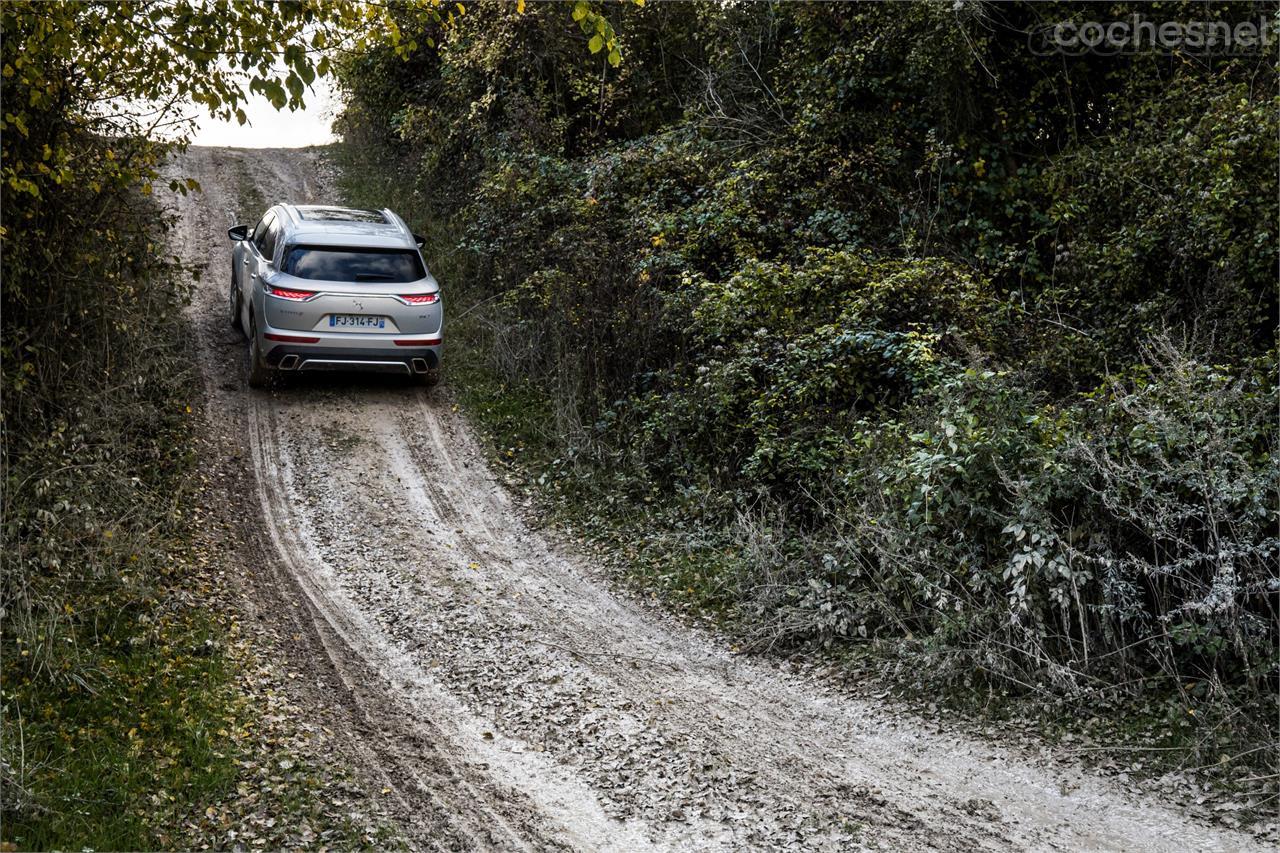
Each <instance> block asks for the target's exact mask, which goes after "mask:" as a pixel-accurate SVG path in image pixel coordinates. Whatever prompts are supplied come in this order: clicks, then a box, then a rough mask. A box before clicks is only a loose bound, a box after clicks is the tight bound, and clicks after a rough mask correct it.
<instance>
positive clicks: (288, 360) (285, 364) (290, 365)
mask: <svg viewBox="0 0 1280 853" xmlns="http://www.w3.org/2000/svg"><path fill="white" fill-rule="evenodd" d="M297 366H298V357H297V356H296V355H286V356H285V357H284V358H282V359H280V369H281V370H293V369H294V368H295V367H297Z"/></svg>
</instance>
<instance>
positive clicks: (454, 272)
mask: <svg viewBox="0 0 1280 853" xmlns="http://www.w3.org/2000/svg"><path fill="white" fill-rule="evenodd" d="M1202 9H1203V7H1200V6H1196V5H1193V4H1177V3H1175V4H1172V5H1168V6H1165V7H1162V10H1163V14H1164V15H1165V17H1166V18H1167V19H1170V20H1173V19H1179V18H1180V17H1186V18H1196V17H1199V16H1200V12H1201V11H1202ZM1143 11H1144V10H1143V9H1141V8H1138V7H1131V6H1129V5H1126V4H1114V5H1112V6H1108V7H1107V15H1108V16H1112V17H1115V18H1117V19H1126V18H1127V17H1128V16H1130V15H1131V14H1133V13H1134V12H1140V13H1141V12H1143ZM1214 13H1215V15H1218V16H1221V17H1223V18H1224V19H1228V20H1235V19H1244V18H1250V19H1255V18H1256V14H1257V10H1256V7H1254V6H1252V5H1250V4H1221V5H1218V6H1215V7H1214ZM503 14H505V13H504V10H503V8H502V7H501V6H499V5H492V6H491V5H486V4H480V5H478V6H476V7H475V8H474V9H472V10H470V11H469V14H468V16H467V19H466V20H464V21H461V22H460V23H459V25H458V26H457V27H456V28H455V29H454V30H452V31H451V32H450V33H449V34H448V35H447V37H445V38H444V39H443V41H442V43H441V48H440V51H439V53H438V54H432V55H430V56H411V57H410V58H409V60H408V62H407V63H406V64H404V65H402V66H401V65H394V64H393V63H392V59H393V57H392V55H391V54H390V53H389V52H387V51H382V50H377V49H373V50H367V51H363V52H357V53H355V54H353V55H350V56H348V57H347V58H346V59H345V60H344V62H343V63H342V67H341V73H340V76H341V79H342V82H343V85H344V86H345V87H346V89H347V90H348V92H349V95H350V101H349V104H348V107H347V112H346V115H345V116H344V118H343V119H342V121H341V126H342V129H343V131H344V134H345V137H346V142H347V144H346V150H345V154H344V157H345V160H346V163H347V176H348V180H349V181H350V184H349V189H350V190H351V192H352V194H353V196H354V197H355V199H356V200H357V201H361V202H363V203H369V204H374V203H378V204H381V203H386V202H387V201H388V200H389V199H392V198H394V200H395V201H396V203H397V205H398V206H399V208H400V209H402V210H404V211H406V212H408V213H409V214H410V217H411V218H412V219H414V220H415V221H416V222H420V223H422V226H423V228H424V229H425V230H424V233H427V234H429V236H430V245H429V249H430V251H431V255H432V264H433V267H434V268H435V272H436V274H437V275H438V276H439V277H440V278H441V280H442V281H443V282H444V283H445V286H446V287H449V288H451V292H452V293H453V294H454V296H453V302H452V304H453V305H454V306H455V316H456V315H458V314H461V315H463V316H464V319H463V321H462V322H461V323H460V324H458V325H455V326H454V327H453V328H454V340H455V341H459V340H460V339H461V341H460V345H461V346H462V347H464V348H465V352H466V356H467V358H468V359H469V360H470V361H471V363H469V364H468V368H467V371H466V373H465V374H464V376H465V378H466V380H467V382H468V383H469V384H468V385H467V387H466V388H465V389H464V392H463V393H464V394H465V395H467V396H466V399H468V400H470V401H472V402H474V403H475V404H476V405H477V409H476V411H477V412H478V413H479V414H480V415H481V416H482V417H484V418H486V422H487V423H488V424H489V426H490V427H491V428H493V429H494V430H495V432H496V434H497V440H498V441H499V442H500V443H501V445H502V446H503V447H508V448H510V447H515V446H520V444H521V443H522V442H523V443H524V446H525V447H531V448H532V447H536V448H539V451H538V452H536V453H533V454H531V456H530V462H529V465H530V470H531V476H532V477H534V478H535V479H537V480H538V481H539V482H540V483H542V484H544V486H545V487H546V489H547V490H548V491H549V492H550V493H551V494H553V495H555V496H557V497H558V498H559V499H560V501H561V505H562V506H565V507H568V508H569V510H568V511H569V512H571V513H572V516H573V518H574V519H575V521H576V522H577V523H585V524H587V525H588V526H589V527H591V528H592V529H595V530H597V531H600V532H602V535H605V536H607V537H608V538H610V539H611V541H613V542H614V543H615V544H616V545H617V546H618V547H619V549H620V550H621V551H622V553H623V554H625V555H626V556H627V557H628V558H630V559H631V560H632V561H633V564H634V572H635V573H636V574H637V576H638V577H639V578H640V579H641V580H642V581H643V582H644V583H646V584H650V585H653V586H657V587H659V588H661V589H663V590H664V591H665V592H667V593H668V595H670V596H671V597H672V600H674V601H678V602H687V603H692V604H694V605H697V606H700V607H703V608H705V609H706V610H708V611H711V612H714V613H716V614H718V615H720V616H721V617H723V618H726V619H729V620H731V621H733V622H734V623H735V624H736V625H737V627H738V629H739V630H740V631H741V632H742V633H743V634H744V635H746V636H747V637H748V638H750V639H751V640H753V641H755V642H757V643H759V644H760V645H762V646H768V647H776V646H777V645H779V644H804V643H816V644H819V645H825V646H827V647H836V646H841V645H848V644H853V643H861V642H864V641H867V642H875V643H879V644H881V645H882V646H884V647H889V648H892V649H894V650H895V651H896V653H897V654H898V655H899V658H898V659H899V660H900V661H908V662H909V664H910V666H911V667H912V672H913V673H914V674H915V675H917V676H920V675H924V676H928V677H931V678H934V679H945V680H948V681H949V682H950V683H952V684H953V685H960V686H965V685H968V686H976V685H985V686H988V687H991V688H992V689H995V688H997V687H999V688H1001V689H1016V690H1020V691H1024V692H1029V693H1035V694H1041V695H1051V696H1057V697H1074V698H1076V699H1077V700H1079V701H1082V702H1088V701H1102V700H1104V699H1108V700H1109V699H1111V698H1114V697H1116V696H1117V695H1120V694H1124V695H1127V696H1132V697H1138V698H1141V697H1143V696H1159V697H1160V701H1162V702H1163V701H1166V700H1168V701H1173V702H1175V703H1176V702H1181V703H1183V704H1182V705H1181V707H1182V709H1183V712H1184V716H1183V717H1182V718H1179V719H1178V721H1177V726H1178V730H1179V731H1181V730H1182V728H1183V727H1185V726H1186V725H1187V724H1188V723H1187V719H1190V718H1189V717H1187V716H1186V715H1185V711H1186V709H1187V708H1188V707H1190V705H1188V704H1187V703H1188V702H1189V701H1191V699H1192V698H1193V697H1190V696H1184V695H1181V693H1180V692H1179V691H1182V690H1183V688H1182V687H1181V686H1179V685H1182V684H1184V683H1191V682H1194V683H1196V684H1198V685H1201V686H1200V687H1198V688H1197V689H1198V690H1201V691H1204V692H1202V693H1201V694H1197V697H1194V698H1195V701H1196V702H1197V703H1199V704H1198V706H1197V707H1199V708H1200V709H1201V711H1205V710H1206V709H1207V708H1209V707H1213V708H1214V709H1215V710H1214V713H1212V714H1211V713H1204V714H1202V716H1200V717H1195V718H1194V720H1193V721H1192V722H1193V723H1194V724H1195V725H1196V726H1200V728H1198V729H1197V737H1202V738H1203V741H1202V743H1201V747H1203V748H1205V749H1208V744H1211V743H1214V742H1216V740H1215V739H1217V738H1219V736H1220V735H1221V732H1219V731H1218V730H1217V729H1213V728H1212V727H1210V726H1209V724H1207V723H1206V724H1201V723H1200V722H1198V721H1199V720H1201V719H1209V718H1213V719H1215V720H1217V721H1221V720H1222V719H1228V718H1233V717H1234V718H1236V719H1239V718H1241V716H1242V715H1241V714H1238V713H1235V712H1234V711H1233V710H1232V709H1233V708H1244V707H1258V706H1256V705H1249V703H1252V702H1261V703H1263V705H1266V707H1269V708H1273V705H1274V702H1273V699H1272V698H1268V697H1274V695H1275V685H1276V678H1277V660H1276V656H1275V653H1274V650H1275V648H1276V644H1277V633H1276V625H1277V617H1278V615H1280V614H1278V613H1277V580H1276V577H1277V575H1276V572H1275V568H1274V567H1275V564H1276V557H1277V552H1276V548H1277V546H1276V540H1275V536H1274V533H1275V528H1276V525H1277V523H1278V519H1277V515H1276V497H1277V496H1276V463H1275V457H1274V452H1275V444H1276V439H1277V434H1276V433H1277V430H1276V424H1275V419H1274V417H1273V415H1274V411H1275V406H1276V383H1275V381H1274V373H1275V368H1274V348H1275V343H1276V338H1275V328H1276V326H1275V317H1276V309H1277V303H1276V288H1275V269H1276V263H1277V254H1276V251H1277V250H1276V246H1277V239H1276V233H1275V227H1276V226H1275V223H1276V221H1277V219H1278V218H1280V213H1278V211H1277V199H1278V198H1280V186H1278V183H1277V182H1278V176H1277V172H1276V169H1275V163H1276V159H1277V149H1276V139H1277V115H1280V111H1278V110H1277V106H1278V104H1277V101H1276V99H1275V95H1274V92H1275V84H1276V67H1275V65H1274V62H1273V61H1272V58H1268V57H1266V56H1264V55H1262V54H1259V55H1256V56H1250V55H1244V56H1234V57H1211V58H1195V59H1194V60H1192V59H1190V58H1188V57H1183V56H1176V55H1175V56H1167V55H1156V54H1148V53H1137V54H1132V55H1120V56H1102V55H1088V56H1081V57H1062V56H1048V57H1042V56H1037V55H1035V54H1034V53H1032V52H1031V51H1029V50H1028V47H1027V32H1028V30H1029V29H1031V28H1033V27H1035V26H1038V25H1040V24H1042V23H1043V22H1044V21H1047V20H1058V19H1079V18H1080V16H1081V15H1082V14H1083V13H1082V12H1081V10H1080V9H1079V8H1077V7H1075V6H1072V5H1068V4H1050V5H1044V4H1037V5H1035V6H1032V5H1030V4H1026V5H1023V4H1019V5H1011V4H1005V5H997V6H992V5H990V4H985V5H984V4H954V5H950V4H948V5H943V4H914V5H910V6H902V5H892V4H782V3H776V4H775V3H754V4H731V5H712V4H678V5H677V4H667V5H664V6H661V7H646V8H631V7H620V8H618V9H617V10H616V14H613V10H611V20H612V26H613V27H614V28H616V33H619V34H621V36H622V37H623V38H625V40H626V59H625V61H624V62H623V63H622V64H621V65H620V66H619V67H618V68H616V69H614V68H612V67H605V66H604V65H603V64H602V63H600V61H599V57H598V56H595V58H594V60H593V59H592V56H593V54H591V53H590V52H589V51H587V52H584V51H582V50H580V48H581V44H580V43H579V37H580V35H585V33H584V34H579V33H574V32H572V31H568V32H566V31H565V30H564V29H563V28H562V27H560V26H559V23H560V22H559V20H558V19H557V18H556V17H555V15H556V14H557V13H555V12H554V10H552V9H550V8H543V7H536V8H534V7H531V8H530V9H529V10H527V13H526V14H525V15H523V16H521V18H520V20H519V21H518V22H517V24H515V25H514V26H513V27H512V28H510V29H509V30H505V31H503V30H500V29H499V28H495V27H494V26H493V24H492V22H493V21H495V20H497V19H498V17H499V16H501V15H503ZM672 69H676V70H674V71H673V70H672ZM372 164H376V167H375V166H374V165H372ZM375 168H376V169H377V170H388V171H394V172H395V173H397V174H403V175H406V176H408V178H407V179H406V180H404V181H401V182H399V185H397V186H389V185H387V184H385V183H379V182H376V181H374V180H373V179H372V178H371V177H370V173H371V172H373V171H374V169H375ZM388 194H390V195H388ZM455 352H456V350H455ZM477 361H478V362H479V363H476V362H477ZM517 410H518V411H517ZM1268 411H1270V412H1271V415H1272V417H1268V416H1267V412H1268ZM522 412H523V414H521V413H522ZM490 416H492V417H490ZM1205 684H1209V685H1212V686H1211V687H1204V686H1203V685H1205ZM1170 691H1172V692H1170ZM1236 702H1238V703H1240V704H1239V705H1233V704H1232V703H1236ZM1268 702H1270V703H1271V704H1267V703H1268ZM1246 728H1247V727H1241V728H1239V730H1240V731H1244V730H1245V729H1246ZM1248 737H1273V734H1272V733H1269V732H1263V733H1262V734H1261V735H1259V734H1258V730H1257V729H1252V730H1250V734H1249V735H1248ZM1254 754H1256V753H1254ZM1213 758H1214V760H1217V756H1216V755H1214V756H1213ZM1264 781H1265V780H1264Z"/></svg>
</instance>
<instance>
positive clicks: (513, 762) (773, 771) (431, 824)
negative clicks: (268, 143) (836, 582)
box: [171, 148, 1252, 851]
mask: <svg viewBox="0 0 1280 853" xmlns="http://www.w3.org/2000/svg"><path fill="white" fill-rule="evenodd" d="M171 168H172V169H173V170H174V171H175V173H177V174H181V175H184V176H191V177H195V178H196V179H197V180H199V181H200V183H201V184H202V186H203V190H204V191H203V193H199V194H192V195H191V196H189V197H187V198H182V199H179V200H178V201H177V202H176V205H177V210H176V212H177V214H178V216H179V226H178V229H177V231H176V232H175V240H176V246H175V249H176V251H178V252H179V253H180V254H181V255H182V256H183V257H184V258H185V259H186V260H187V261H189V262H191V263H200V264H205V265H207V266H206V269H207V273H206V274H205V275H204V276H203V279H202V281H201V283H200V285H199V288H198V292H197V295H196V297H195V300H194V304H193V306H192V309H191V312H192V327H193V328H194V329H195V330H196V335H197V340H196V341H195V349H196V351H197V352H198V354H199V359H200V367H201V374H202V377H203V381H204V392H205V411H206V414H207V420H208V427H209V430H210V432H211V434H212V435H213V436H214V437H215V439H216V441H215V446H216V447H219V448H221V450H220V452H221V453H223V454H225V458H224V459H222V460H217V461H215V462H214V463H211V464H215V465H218V466H220V470H222V471H223V475H224V476H225V477H227V478H228V479H229V481H230V482H231V483H232V486H231V487H230V488H229V491H228V493H229V494H231V495H232V496H233V497H232V498H231V499H230V502H231V504H233V505H232V506H230V507H229V508H228V512H229V513H230V514H231V515H232V516H233V517H234V518H235V519H236V520H237V522H236V527H237V528H238V530H237V535H236V536H235V541H234V542H229V543H228V548H229V549H236V551H237V554H236V558H237V561H238V562H239V563H240V564H241V566H242V571H243V582H244V584H245V585H246V589H247V590H248V595H247V601H248V605H247V606H248V607H249V608H250V609H251V610H252V611H253V612H252V613H251V614H250V617H251V618H252V619H256V620H260V621H261V622H263V623H266V624H270V625H272V626H274V628H275V630H276V631H277V633H278V634H279V635H280V636H282V637H285V638H287V642H286V643H285V645H284V646H283V650H282V651H281V654H282V655H284V656H286V657H287V658H288V660H287V661H286V663H287V665H288V667H289V668H290V669H292V670H294V671H297V672H299V673H301V674H302V676H303V677H302V678H301V679H299V684H300V687H299V689H300V690H301V691H303V692H304V693H305V697H304V698H305V700H306V703H307V704H308V705H309V706H310V707H313V708H314V709H315V713H316V715H317V718H318V719H322V720H324V721H325V725H328V726H331V727H333V728H334V729H336V730H337V732H338V737H337V740H338V741H339V742H340V743H341V744H342V749H343V755H342V756H341V760H343V761H344V762H347V763H349V764H351V765H353V766H355V767H356V769H357V771H358V772H360V773H361V774H363V775H364V776H365V777H366V778H368V779H370V780H372V782H373V784H376V785H379V786H381V788H382V790H384V791H385V792H386V794H387V796H388V797H389V798H391V799H392V800H393V801H394V802H393V806H394V813H395V814H396V815H397V817H398V819H399V821H400V823H401V824H402V826H403V829H404V831H405V833H406V835H407V837H408V839H409V842H410V844H411V845H413V846H415V847H419V848H428V849H435V848H448V849H470V848H481V849H503V850H507V849H524V850H544V849H575V850H619V851H632V850H648V849H656V850H684V849H710V850H728V849H742V848H757V849H760V848H763V849H797V850H801V849H802V850H846V849H852V850H859V849H873V850H879V849H884V850H934V849H936V850H975V849H978V850H1005V849H1062V850H1082V849H1085V850H1185V849H1200V850H1242V849H1250V848H1251V844H1252V842H1251V841H1250V839H1249V838H1248V837H1247V836H1244V835H1239V834H1234V833H1231V832H1228V831H1225V830H1221V829H1215V828H1210V827H1206V826H1203V825H1201V824H1199V823H1196V822H1194V821H1193V820H1191V819H1190V818H1188V817H1185V816H1183V815H1182V814H1181V813H1180V812H1179V811H1177V810H1176V809H1175V808H1173V807H1172V806H1169V805H1167V804H1161V803H1159V802H1156V801H1153V800H1150V799H1143V798H1139V797H1137V796H1135V795H1132V794H1129V793H1127V792H1123V791H1121V790H1120V789H1119V788H1118V787H1116V786H1114V785H1113V784H1112V783H1111V782H1109V781H1108V780H1105V779H1103V778H1101V777H1098V776H1095V775H1092V774H1090V773H1088V772H1084V771H1081V770H1080V769H1079V768H1077V767H1074V766H1071V765H1065V764H1048V763H1045V762H1041V761H1039V760H1036V759H1033V758H1030V757H1027V756H1026V755H1025V754H1023V753H1019V752H1017V751H1014V750H1005V749H1002V748H998V747H995V746H992V745H990V744H987V743H984V742H980V741H977V740H973V739H971V738H968V737H965V736H962V735H960V734H949V733H947V732H946V731H945V730H944V731H941V732H940V731H939V730H938V727H937V726H936V724H926V723H924V722H922V721H920V720H917V719H915V718H913V717H911V716H910V715H908V714H906V713H905V712H903V711H901V710H897V709H894V708H893V707H891V706H889V705H883V704H880V703H877V702H874V701H870V700H866V699H860V698H853V697H849V696H845V695H840V694H838V693H837V692H836V691H835V690H834V689H832V688H831V687H830V686H829V685H826V684H824V683H822V682H821V681H820V680H819V679H816V678H810V677H805V676H800V675H796V674H790V673H787V672H783V671H780V670H779V669H777V668H775V667H774V666H772V665H770V664H769V663H767V662H762V661H759V660H755V659H751V658H745V657H740V656H735V655H734V654H732V653H731V652H730V651H729V649H728V646H727V643H726V642H725V641H724V640H723V639H722V638H718V637H716V636H714V635H710V634H706V633H702V632H699V631H696V630H692V629H690V628H688V627H687V626H684V625H682V624H680V623H679V622H677V621H675V620H674V619H672V618H670V617H668V616H665V615H664V614H662V613H660V612H656V611H655V610H653V609H652V608H648V607H645V606H643V605H641V604H640V603H638V602H636V601H634V600H633V599H632V598H630V597H629V596H627V595H626V594H624V593H622V592H619V591H618V590H616V589H614V588H611V586H610V584H609V582H608V581H607V579H606V578H605V577H604V575H603V573H602V572H601V571H599V570H598V569H597V568H595V567H593V566H592V565H591V563H590V562H589V561H588V560H587V559H586V558H584V557H582V556H580V555H576V554H573V553H569V552H568V549H567V548H565V547H564V546H562V545H558V544H556V543H555V542H553V541H551V540H550V539H549V538H548V537H547V536H545V535H544V534H542V533H540V532H539V531H538V530H536V529H531V528H530V527H529V526H528V525H526V524H525V523H524V522H523V521H522V520H521V515H520V514H519V513H518V512H516V511H515V508H514V507H513V506H512V500H511V498H510V497H509V496H508V494H507V493H506V492H505V491H504V490H503V488H502V487H501V486H500V485H499V483H498V482H497V481H496V480H495V478H494V476H493V475H492V474H491V473H490V471H489V470H488V469H487V467H486V465H485V462H484V458H483V455H482V454H481V452H480V450H479V449H478V447H477V446H476V443H475V440H474V439H473V438H472V436H471V435H470V433H469V432H468V430H467V427H466V424H465V422H464V421H463V420H462V419H461V417H460V416H459V415H458V414H457V413H455V411H454V407H453V405H452V404H451V402H450V398H449V395H448V390H447V386H446V387H442V388H440V389H437V390H436V391H434V392H428V391H424V390H422V389H417V388H414V387H410V386H408V385H407V384H403V383H402V382H400V381H399V380H395V379H389V378H369V377H320V378H315V379H312V378H309V377H303V378H300V379H296V380H295V381H293V382H290V383H288V384H287V385H285V386H284V387H281V388H277V389H275V390H273V391H270V392H252V391H250V390H249V389H248V388H247V386H246V385H245V376H244V352H243V344H242V343H241V342H240V341H239V340H238V337H237V335H236V334H235V333H234V332H233V331H232V330H231V329H230V327H229V326H228V325H227V322H226V319H225V312H226V309H225V296H226V286H227V275H228V271H229V269H230V251H229V250H230V244H229V242H228V241H227V240H226V236H225V229H226V228H227V227H228V226H229V225H231V224H234V223H233V217H234V216H235V215H236V211H237V210H238V209H243V208H244V205H245V203H246V202H245V199H244V195H245V194H246V193H249V194H252V192H253V190H252V188H256V191H257V193H260V194H261V197H262V198H264V199H267V200H268V201H272V200H287V201H295V202H312V201H338V199H336V198H335V197H334V195H333V194H332V192H333V191H332V189H331V187H332V181H331V180H328V179H327V178H326V175H325V168H326V167H325V164H324V162H323V160H322V157H321V155H320V154H318V153H317V152H314V151H291V150H283V149H281V150H252V151H251V150H239V149H210V148H192V149H190V150H189V151H188V152H187V153H185V154H184V155H182V156H181V157H180V158H178V160H177V161H176V162H175V163H174V164H172V166H171ZM255 212H256V213H260V211H255ZM444 284H445V287H446V290H447V287H448V282H445V283H444ZM447 358H448V357H447V355H446V362H445V363H446V366H447V364H448V361H447ZM447 375H448V374H447V367H446V377H447ZM446 383H447V379H446Z"/></svg>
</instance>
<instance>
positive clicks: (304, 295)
mask: <svg viewBox="0 0 1280 853" xmlns="http://www.w3.org/2000/svg"><path fill="white" fill-rule="evenodd" d="M267 294H268V295H270V296H278V297H280V298H281V299H292V300H293V301H295V302H305V301H307V300H308V299H310V298H311V297H313V296H315V295H316V294H315V293H314V292H312V291H310V290H285V289H284V288H283V287H272V286H271V285H267Z"/></svg>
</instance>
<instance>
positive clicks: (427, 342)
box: [395, 338, 440, 347]
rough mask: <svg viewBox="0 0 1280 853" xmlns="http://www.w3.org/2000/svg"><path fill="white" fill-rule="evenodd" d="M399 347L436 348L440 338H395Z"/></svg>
mask: <svg viewBox="0 0 1280 853" xmlns="http://www.w3.org/2000/svg"><path fill="white" fill-rule="evenodd" d="M395 342H396V346H398V347H436V346H439V345H440V338H395Z"/></svg>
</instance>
